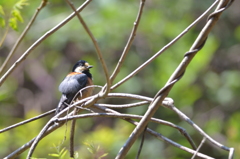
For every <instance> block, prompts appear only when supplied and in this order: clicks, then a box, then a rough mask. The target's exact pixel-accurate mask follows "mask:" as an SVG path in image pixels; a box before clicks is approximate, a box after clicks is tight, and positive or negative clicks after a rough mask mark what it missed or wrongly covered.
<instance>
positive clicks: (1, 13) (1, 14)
mask: <svg viewBox="0 0 240 159" xmlns="http://www.w3.org/2000/svg"><path fill="white" fill-rule="evenodd" d="M4 15H5V13H4V10H3V7H2V6H1V5H0V26H1V27H2V28H3V27H5V23H6V22H5V19H4Z"/></svg>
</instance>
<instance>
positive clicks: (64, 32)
mask: <svg viewBox="0 0 240 159" xmlns="http://www.w3.org/2000/svg"><path fill="white" fill-rule="evenodd" d="M17 2H18V1H17V0H1V1H0V5H1V6H2V9H3V11H4V14H2V13H1V12H0V18H1V19H2V20H1V19H0V20H1V21H0V22H3V20H4V19H5V20H6V21H5V22H6V25H5V26H4V25H3V24H2V23H0V24H1V25H2V27H1V28H0V39H2V38H3V37H4V33H5V32H6V30H7V20H8V19H9V18H10V17H11V11H12V9H13V6H14V5H15V4H16V3H17ZM40 2H41V1H28V2H27V3H28V5H26V6H23V8H22V9H20V10H19V11H20V14H21V16H22V19H23V22H18V23H17V24H18V25H17V26H16V28H15V29H16V30H13V29H12V28H9V31H8V33H7V36H6V38H5V40H4V42H3V44H2V46H1V48H0V63H1V64H2V63H3V62H4V60H5V59H6V57H7V55H8V54H9V52H10V50H11V48H12V47H13V45H14V43H15V42H16V40H17V39H18V37H19V35H20V34H21V32H22V31H23V29H24V28H25V27H26V24H27V23H28V22H29V20H30V18H31V16H32V15H33V14H34V12H35V10H36V8H37V7H38V6H39V4H40ZM73 2H74V4H75V6H76V7H78V6H79V5H81V4H82V3H83V2H84V1H82V0H81V1H77V0H74V1H73ZM213 2H214V1H213V0H205V1H203V0H202V1H198V0H193V1H191V0H181V1H167V0H165V1H164V0H147V1H146V4H145V8H144V12H143V16H142V19H141V23H140V25H139V29H138V32H137V35H136V38H135V40H134V42H133V45H132V47H131V50H130V52H129V54H128V56H127V58H126V61H125V62H124V64H123V67H122V69H121V72H120V74H119V76H118V77H117V78H116V80H115V81H114V83H116V82H118V81H119V80H121V79H122V78H123V77H125V76H126V75H128V74H129V73H130V72H132V71H133V70H134V69H136V68H137V67H138V66H139V65H141V64H142V63H143V62H145V61H146V60H147V59H149V58H150V57H151V56H153V55H154V54H155V53H156V52H157V51H158V50H160V49H161V48H162V47H163V46H164V45H166V44H167V43H168V42H170V41H171V40H172V39H173V38H174V37H176V36H177V35H178V34H179V33H180V32H181V31H183V30H184V29H185V28H186V27H187V26H188V25H189V24H190V23H192V22H193V21H194V20H195V19H196V18H197V17H198V16H199V15H200V14H202V13H203V12H204V11H205V10H206V9H207V8H208V7H209V6H210V5H211V4H212V3H213ZM239 6H240V2H239V1H235V2H234V4H233V5H232V6H231V7H230V8H228V9H227V10H226V11H224V13H223V14H222V16H221V17H220V20H219V21H218V23H217V25H216V26H215V27H214V29H213V30H212V32H211V33H210V35H209V37H208V40H207V42H206V45H205V46H204V48H203V49H202V50H201V51H200V52H199V53H198V54H197V56H196V57H195V58H194V59H193V61H192V62H191V64H190V65H189V67H188V69H187V71H186V73H185V75H184V77H183V78H182V79H181V80H180V81H179V82H178V83H177V84H176V85H175V86H174V87H173V89H172V91H171V92H170V94H169V97H171V98H173V99H174V101H175V105H176V106H177V107H178V108H179V109H180V110H181V111H183V112H184V113H185V114H186V115H188V116H189V117H190V118H191V119H192V120H193V121H194V122H195V123H196V124H198V125H199V126H200V127H201V128H202V129H203V130H204V131H205V132H206V133H208V134H209V135H210V136H211V137H213V138H214V139H215V140H217V141H218V142H220V143H222V144H224V145H226V146H229V147H234V148H235V150H236V151H235V152H236V154H235V156H240V144H239V143H240V134H239V132H240V124H239V121H240V112H239V102H240V98H239V95H240V82H239V80H240V72H239V70H240V63H239V61H240V54H239V50H240V44H239V41H240V25H239V24H240V10H239ZM138 7H139V1H136V0H128V1H120V0H98V1H92V2H91V3H90V5H88V6H87V7H86V8H85V9H84V11H83V12H82V13H81V15H82V17H83V18H84V19H85V21H86V23H87V24H88V26H89V28H90V29H91V31H92V33H93V34H94V36H95V38H96V39H97V41H98V44H99V46H100V48H101V51H102V52H103V56H104V59H105V60H106V63H107V66H108V69H109V72H110V73H112V71H113V70H114V68H115V66H116V64H117V61H118V59H119V58H120V56H121V53H122V51H123V49H124V46H125V44H126V42H127V39H128V37H129V34H130V32H131V29H132V26H133V22H134V20H135V18H136V15H137V12H138ZM70 13H72V10H71V8H70V7H69V6H68V5H67V4H66V2H65V1H58V0H51V1H49V2H48V4H47V6H46V7H45V8H44V9H43V10H42V11H41V12H40V14H39V16H38V17H37V19H36V21H35V23H34V24H33V26H32V28H31V29H30V30H29V32H28V34H27V35H26V37H25V38H24V39H23V41H22V43H21V45H20V47H19V48H18V49H17V51H16V54H14V56H13V58H12V59H11V60H10V63H9V64H8V66H7V68H9V67H10V66H11V65H12V64H13V62H15V61H16V60H17V59H18V58H19V57H20V56H21V55H22V54H23V53H24V52H25V51H26V50H27V49H28V47H30V46H31V45H32V44H33V43H34V42H35V41H36V40H37V39H38V38H39V37H41V36H42V35H43V34H44V33H46V32H47V31H48V30H49V29H51V28H52V27H54V26H56V25H57V24H58V23H59V22H61V21H62V20H63V19H64V18H66V17H67V16H68V15H69V14H70ZM20 20H21V19H20ZM205 22H206V18H204V19H203V20H202V21H201V22H200V23H198V24H197V26H195V27H194V28H193V29H192V30H190V31H189V33H188V34H186V35H185V36H184V37H183V38H182V39H181V40H179V41H178V42H177V43H176V44H174V45H173V46H172V47H170V48H169V49H168V50H167V51H166V52H165V53H164V54H162V55H161V56H159V57H158V58H157V59H155V60H154V61H153V62H152V63H151V64H150V65H148V66H147V67H146V68H145V69H144V70H142V71H141V72H140V73H138V74H137V75H136V76H134V77H133V78H132V79H131V80H129V81H128V82H126V83H125V84H123V85H121V86H120V87H119V88H117V89H116V90H114V92H122V93H135V94H140V95H144V96H149V97H154V95H155V94H156V92H157V91H158V90H159V89H160V88H161V87H162V86H164V84H165V83H166V81H167V80H168V78H169V77H170V75H171V74H172V73H173V71H174V70H175V68H176V67H177V66H178V64H179V63H180V61H181V60H182V58H183V56H184V53H185V52H187V51H188V50H189V48H190V47H191V45H192V43H193V41H194V40H195V38H196V37H197V35H198V33H199V31H200V30H201V29H202V27H203V26H204V24H205ZM79 59H84V60H87V61H88V62H89V63H90V64H92V65H94V68H93V69H92V70H91V72H92V74H93V78H94V83H95V84H96V85H104V84H105V77H104V75H103V69H102V67H101V64H100V63H99V62H98V57H97V54H96V52H95V49H94V46H93V44H92V42H91V40H90V38H89V37H88V36H87V34H86V32H85V31H84V30H83V27H82V26H81V25H80V23H79V21H78V19H77V18H74V19H73V20H71V22H69V23H67V24H66V25H65V26H63V27H62V28H61V29H59V30H58V31H57V32H56V33H54V34H53V35H51V36H50V37H48V38H47V39H46V40H44V42H43V43H42V44H40V45H39V46H38V47H37V48H36V49H35V50H34V51H33V52H32V53H31V54H30V56H28V58H27V59H26V60H25V61H24V62H23V63H21V65H19V66H18V68H17V69H16V70H15V71H14V72H13V73H12V74H11V75H10V76H9V77H8V79H7V80H6V81H5V82H4V84H3V85H2V86H1V88H0V125H1V127H0V128H1V129H2V128H5V127H7V126H9V125H12V124H15V123H17V122H20V121H23V120H25V119H28V118H31V117H34V116H36V115H39V114H41V113H43V112H46V111H48V110H51V109H54V108H55V107H56V106H57V104H58V100H59V98H60V92H58V85H59V84H60V82H61V81H62V79H63V78H64V77H65V75H66V74H67V73H68V72H69V71H70V70H71V68H72V66H73V65H74V64H75V62H76V61H78V60H79ZM5 71H6V70H5ZM101 102H102V103H113V104H124V103H132V102H134V101H132V100H125V99H124V100H123V99H121V100H119V99H106V100H104V101H101ZM146 109H147V105H146V106H142V107H137V108H131V109H125V110H121V112H125V113H133V114H140V115H142V114H144V112H145V111H146ZM155 117H157V118H160V119H163V120H167V121H170V122H173V123H175V124H177V125H179V126H182V127H183V128H185V129H186V130H187V132H188V133H189V134H190V135H191V136H192V137H193V139H194V141H195V142H196V144H199V143H200V142H201V140H202V136H201V135H199V133H198V132H197V131H195V130H194V129H193V128H192V127H191V126H190V125H188V124H186V122H184V121H181V120H180V119H179V117H178V116H177V115H176V114H175V113H173V112H172V111H171V110H168V109H166V108H163V107H160V108H159V110H158V111H157V113H156V114H155ZM49 119H50V117H46V118H44V119H41V120H38V121H35V122H32V123H30V124H27V125H24V126H21V127H18V128H16V129H13V130H10V131H8V132H4V133H2V134H0V158H1V157H4V156H6V155H7V154H9V153H11V152H12V151H14V150H16V149H17V148H19V147H20V146H22V145H23V144H25V143H26V142H28V141H29V140H30V139H32V138H33V137H35V136H36V135H37V134H38V133H39V131H40V130H41V128H42V127H43V126H44V124H45V123H46V122H47V121H48V120H49ZM69 125H70V124H69ZM69 125H66V126H63V127H62V128H60V129H58V130H57V131H55V132H54V133H52V134H51V135H49V136H48V137H46V138H44V139H43V140H42V141H41V142H40V144H39V145H38V146H37V149H36V151H35V152H34V157H36V158H48V159H52V158H56V157H54V155H55V156H57V154H58V155H62V158H68V148H69V131H70V129H69ZM149 126H150V128H152V129H154V130H156V131H157V132H160V133H162V134H163V135H165V136H166V137H168V138H170V139H172V140H174V141H176V142H178V143H180V144H182V145H184V146H187V147H190V145H189V143H188V142H187V141H186V140H185V138H184V137H183V136H182V135H181V134H180V133H179V132H177V131H176V130H175V129H172V128H168V127H166V126H163V125H156V124H150V125H149ZM133 129H134V127H133V126H132V125H131V124H128V123H127V122H125V121H122V120H119V119H111V118H91V119H80V120H78V121H77V130H76V140H75V143H76V154H78V156H79V157H78V158H82V159H88V158H89V159H90V158H94V157H96V156H98V157H99V156H102V155H104V154H107V156H105V157H104V158H105V159H111V158H114V157H115V155H116V154H117V152H118V151H119V149H120V147H121V146H122V145H123V144H124V142H125V141H126V140H127V138H128V136H129V134H130V133H131V131H132V130H133ZM65 135H66V141H65V140H64V136H65ZM139 143H140V142H139V141H138V142H137V143H135V144H134V146H133V147H132V148H131V150H130V152H129V153H128V156H127V158H129V159H131V158H135V156H136V153H137V149H138V146H139ZM61 150H62V152H63V153H61V152H60V151H61ZM200 152H202V153H205V154H207V155H210V156H212V157H215V158H218V159H225V158H227V155H228V152H225V151H223V150H221V149H219V148H216V147H214V146H212V145H210V144H209V143H205V144H204V146H203V147H202V148H201V150H200ZM64 153H66V154H65V155H64ZM26 154H27V153H24V154H22V155H21V156H20V157H19V159H24V158H25V157H26ZM191 156H192V155H191V154H188V153H187V152H184V151H181V150H179V149H177V148H175V147H172V146H171V145H168V144H165V143H163V142H162V141H159V140H157V139H155V138H153V137H152V136H150V135H147V137H146V141H145V143H144V147H143V150H142V154H141V158H149V159H155V158H162V159H180V158H190V157H191ZM59 158H60V157H59Z"/></svg>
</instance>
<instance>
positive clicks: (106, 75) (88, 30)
mask: <svg viewBox="0 0 240 159" xmlns="http://www.w3.org/2000/svg"><path fill="white" fill-rule="evenodd" d="M65 1H66V2H67V4H68V5H69V6H70V7H71V8H72V10H73V11H74V12H75V13H76V15H77V17H78V20H79V21H80V23H81V24H82V26H83V27H84V29H85V30H86V32H87V33H88V35H89V37H90V38H91V40H92V42H93V44H94V47H95V49H96V51H97V55H98V58H99V60H100V62H101V64H102V67H103V70H104V74H105V78H106V81H107V86H106V90H105V91H102V93H100V94H99V95H100V96H103V97H105V96H106V95H107V94H108V92H109V90H110V87H111V81H110V79H109V74H108V69H107V65H106V63H105V61H104V59H103V56H102V53H101V50H100V47H99V46H98V43H97V40H96V39H95V37H94V36H93V34H92V32H91V30H90V29H89V27H88V26H87V24H86V23H85V21H84V20H83V18H82V17H81V15H80V14H79V13H78V12H77V10H76V8H75V7H74V5H73V3H72V2H71V1H70V0H65Z"/></svg>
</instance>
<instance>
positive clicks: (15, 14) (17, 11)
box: [12, 9, 23, 22]
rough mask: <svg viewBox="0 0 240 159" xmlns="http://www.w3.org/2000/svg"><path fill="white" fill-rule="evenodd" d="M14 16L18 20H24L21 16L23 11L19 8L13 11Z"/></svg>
mask: <svg viewBox="0 0 240 159" xmlns="http://www.w3.org/2000/svg"><path fill="white" fill-rule="evenodd" d="M12 16H13V17H15V18H16V19H17V20H18V21H20V22H23V18H22V16H21V12H20V11H19V10H17V9H15V10H13V11H12Z"/></svg>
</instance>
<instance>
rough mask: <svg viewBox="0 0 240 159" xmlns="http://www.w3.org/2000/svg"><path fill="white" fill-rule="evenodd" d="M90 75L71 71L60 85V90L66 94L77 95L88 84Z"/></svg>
mask: <svg viewBox="0 0 240 159" xmlns="http://www.w3.org/2000/svg"><path fill="white" fill-rule="evenodd" d="M87 80H88V77H87V75H86V74H83V73H70V74H69V75H68V76H67V77H65V79H64V80H63V81H62V83H61V84H60V85H59V91H60V92H62V94H65V95H67V96H68V95H75V94H76V93H77V92H78V91H79V90H81V89H82V88H83V87H85V86H86V84H87Z"/></svg>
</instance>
